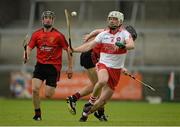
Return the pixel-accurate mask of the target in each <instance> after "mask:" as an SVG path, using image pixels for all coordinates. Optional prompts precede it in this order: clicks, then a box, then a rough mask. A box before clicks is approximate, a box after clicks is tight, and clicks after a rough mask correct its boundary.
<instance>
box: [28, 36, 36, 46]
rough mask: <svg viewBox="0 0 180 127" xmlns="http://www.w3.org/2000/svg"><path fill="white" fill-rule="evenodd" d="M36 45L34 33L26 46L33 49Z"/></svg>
mask: <svg viewBox="0 0 180 127" xmlns="http://www.w3.org/2000/svg"><path fill="white" fill-rule="evenodd" d="M35 45H36V34H32V36H31V39H30V41H29V43H28V46H29V47H30V48H31V49H33V48H34V47H35Z"/></svg>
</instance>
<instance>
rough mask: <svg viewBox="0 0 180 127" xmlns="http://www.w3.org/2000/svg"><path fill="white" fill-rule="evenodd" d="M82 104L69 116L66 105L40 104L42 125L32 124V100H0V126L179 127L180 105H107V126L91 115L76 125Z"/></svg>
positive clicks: (49, 102)
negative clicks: (74, 113)
mask: <svg viewBox="0 0 180 127" xmlns="http://www.w3.org/2000/svg"><path fill="white" fill-rule="evenodd" d="M84 103H85V101H79V102H78V104H77V114H76V115H75V116H72V115H71V114H70V113H69V112H68V110H67V107H66V102H65V101H59V100H42V102H41V105H42V117H43V120H42V121H34V120H32V116H33V106H32V102H31V100H15V99H14V100H13V99H0V125H1V126H6V125H8V126H12V125H14V126H24V125H26V126H29V125H35V126H49V125H50V126H128V125H133V126H139V125H140V126H146V125H149V126H154V125H157V126H170V125H174V126H178V125H179V126H180V104H179V103H162V104H148V103H146V102H121V101H111V102H109V103H108V104H107V105H106V114H108V116H109V117H108V120H109V121H108V122H100V121H98V120H97V119H96V118H94V116H93V115H91V116H90V117H89V119H88V121H87V122H84V123H82V122H78V120H79V118H80V116H81V111H82V106H83V104H84Z"/></svg>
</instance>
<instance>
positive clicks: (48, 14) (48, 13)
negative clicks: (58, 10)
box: [41, 11, 55, 29]
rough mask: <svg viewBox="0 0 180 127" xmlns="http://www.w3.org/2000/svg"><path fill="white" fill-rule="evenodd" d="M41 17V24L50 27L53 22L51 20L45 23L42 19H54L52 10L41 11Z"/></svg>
mask: <svg viewBox="0 0 180 127" xmlns="http://www.w3.org/2000/svg"><path fill="white" fill-rule="evenodd" d="M41 18H42V24H43V26H44V27H45V28H47V29H48V28H50V27H52V25H53V22H52V23H45V22H44V21H43V20H44V19H46V18H50V19H53V20H54V19H55V13H54V12H52V11H44V12H43V13H42V16H41Z"/></svg>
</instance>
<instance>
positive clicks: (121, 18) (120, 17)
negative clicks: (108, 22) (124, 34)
mask: <svg viewBox="0 0 180 127" xmlns="http://www.w3.org/2000/svg"><path fill="white" fill-rule="evenodd" d="M110 17H113V18H117V19H118V20H119V21H121V22H123V21H124V14H123V13H121V12H119V11H111V12H109V15H108V18H110Z"/></svg>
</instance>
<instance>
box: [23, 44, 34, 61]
mask: <svg viewBox="0 0 180 127" xmlns="http://www.w3.org/2000/svg"><path fill="white" fill-rule="evenodd" d="M31 51H32V49H31V48H30V47H29V46H27V49H26V53H27V56H25V51H24V56H23V58H24V59H26V60H27V61H28V60H29V55H30V54H31Z"/></svg>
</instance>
